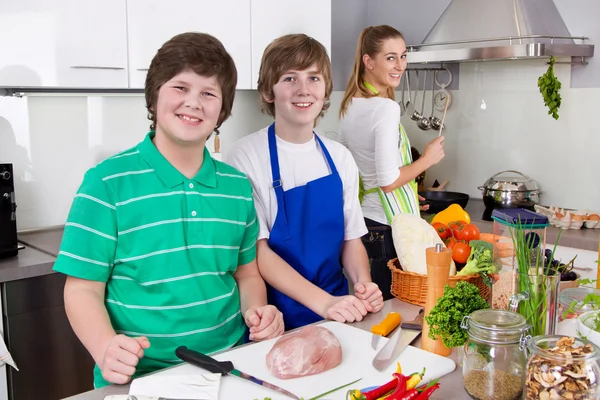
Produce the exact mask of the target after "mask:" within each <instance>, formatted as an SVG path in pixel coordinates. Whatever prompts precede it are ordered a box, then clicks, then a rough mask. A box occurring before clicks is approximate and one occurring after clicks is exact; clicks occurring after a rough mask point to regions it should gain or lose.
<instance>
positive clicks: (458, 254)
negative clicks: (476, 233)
mask: <svg viewBox="0 0 600 400" xmlns="http://www.w3.org/2000/svg"><path fill="white" fill-rule="evenodd" d="M470 254H471V248H470V247H469V245H468V244H466V243H464V242H457V243H456V244H455V245H454V246H453V247H452V259H453V260H454V262H457V263H461V264H465V263H466V262H467V259H468V258H469V255H470Z"/></svg>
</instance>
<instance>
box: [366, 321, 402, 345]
mask: <svg viewBox="0 0 600 400" xmlns="http://www.w3.org/2000/svg"><path fill="white" fill-rule="evenodd" d="M401 320H402V317H401V316H400V314H398V313H397V312H390V313H388V315H386V316H385V318H384V319H383V321H381V322H380V323H378V324H377V325H373V326H372V327H371V332H372V333H373V337H372V338H371V347H372V348H373V349H377V345H378V344H379V338H380V337H382V336H387V335H389V334H390V332H391V331H393V330H394V329H395V328H396V327H397V326H398V325H399V324H400V321H401Z"/></svg>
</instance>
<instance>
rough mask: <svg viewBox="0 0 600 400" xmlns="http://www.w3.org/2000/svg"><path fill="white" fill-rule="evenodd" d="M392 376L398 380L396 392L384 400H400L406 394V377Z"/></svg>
mask: <svg viewBox="0 0 600 400" xmlns="http://www.w3.org/2000/svg"><path fill="white" fill-rule="evenodd" d="M394 376H395V377H396V378H398V385H396V390H394V392H393V393H392V394H390V395H389V396H388V397H386V400H400V399H402V398H403V397H404V395H405V394H406V382H407V380H408V379H407V377H406V376H404V375H400V374H397V373H396V374H394Z"/></svg>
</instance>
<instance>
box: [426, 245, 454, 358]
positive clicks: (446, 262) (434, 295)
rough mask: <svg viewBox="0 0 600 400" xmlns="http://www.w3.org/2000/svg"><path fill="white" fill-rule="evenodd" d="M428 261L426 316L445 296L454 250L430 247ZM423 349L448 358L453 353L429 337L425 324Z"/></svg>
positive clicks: (427, 253)
mask: <svg viewBox="0 0 600 400" xmlns="http://www.w3.org/2000/svg"><path fill="white" fill-rule="evenodd" d="M425 258H426V260H427V278H428V282H427V283H428V286H427V302H426V303H425V315H428V314H429V313H430V312H431V309H432V308H433V307H434V306H435V304H436V302H437V299H439V298H440V297H442V296H443V295H444V286H446V284H447V283H448V279H449V278H450V263H451V262H452V250H451V249H449V248H447V247H442V244H441V243H438V244H436V245H435V247H428V248H427V249H426V250H425ZM421 348H422V349H423V350H427V351H430V352H432V353H435V354H439V355H440V356H444V357H447V356H449V355H450V353H452V349H449V348H448V347H446V346H445V345H444V343H443V342H442V340H441V339H440V338H439V337H438V338H437V339H436V340H433V339H431V338H430V337H429V324H427V322H425V323H423V336H422V337H421Z"/></svg>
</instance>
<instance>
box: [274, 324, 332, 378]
mask: <svg viewBox="0 0 600 400" xmlns="http://www.w3.org/2000/svg"><path fill="white" fill-rule="evenodd" d="M341 362H342V346H341V345H340V342H339V341H338V339H337V338H336V337H335V335H334V334H333V332H331V331H330V330H329V329H327V328H323V327H320V326H318V325H309V326H305V327H304V328H301V329H300V330H298V331H296V332H292V333H289V334H287V335H284V336H282V337H281V338H280V339H279V340H278V341H277V342H275V344H274V345H273V348H271V351H269V354H267V368H268V369H269V371H271V373H272V374H273V375H274V376H276V377H277V378H280V379H292V378H298V377H301V376H307V375H315V374H320V373H321V372H323V371H327V370H329V369H331V368H334V367H336V366H338V365H339V364H340V363H341Z"/></svg>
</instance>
